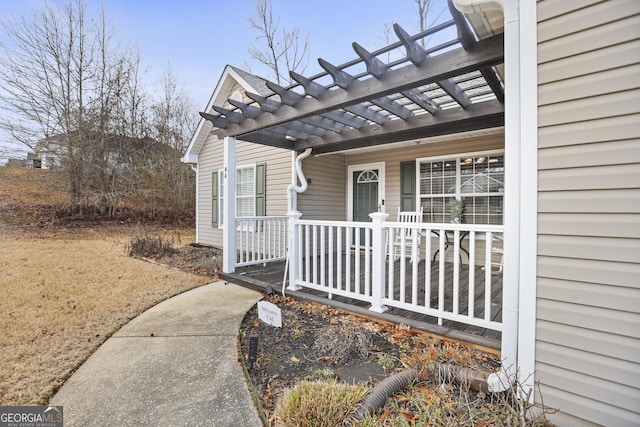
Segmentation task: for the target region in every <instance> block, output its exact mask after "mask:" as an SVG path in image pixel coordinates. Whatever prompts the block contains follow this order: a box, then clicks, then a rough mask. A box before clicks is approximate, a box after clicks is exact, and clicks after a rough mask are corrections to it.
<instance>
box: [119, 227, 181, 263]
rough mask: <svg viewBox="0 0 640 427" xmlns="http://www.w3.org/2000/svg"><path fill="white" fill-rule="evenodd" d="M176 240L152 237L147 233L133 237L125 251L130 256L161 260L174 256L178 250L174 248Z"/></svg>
mask: <svg viewBox="0 0 640 427" xmlns="http://www.w3.org/2000/svg"><path fill="white" fill-rule="evenodd" d="M174 243H175V242H174V239H166V238H163V237H162V236H159V235H156V236H150V235H148V234H147V233H144V234H142V235H141V236H135V237H132V238H131V240H129V243H128V244H127V246H126V248H125V251H126V252H127V255H129V256H143V257H147V258H161V257H163V256H166V255H173V254H175V253H176V251H177V249H176V248H175V247H174Z"/></svg>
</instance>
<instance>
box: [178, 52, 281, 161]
mask: <svg viewBox="0 0 640 427" xmlns="http://www.w3.org/2000/svg"><path fill="white" fill-rule="evenodd" d="M238 91H239V92H240V95H241V96H242V100H246V99H248V98H247V97H246V95H245V93H246V92H251V93H258V94H261V95H263V96H269V95H271V94H272V93H273V92H272V91H271V90H269V88H268V87H267V84H266V80H264V79H262V78H260V77H258V76H255V75H253V74H251V73H248V72H246V71H243V70H240V69H239V68H236V67H233V66H231V65H227V66H226V67H225V69H224V71H223V72H222V76H220V79H219V80H218V84H217V85H216V87H215V89H214V90H213V93H212V95H211V98H209V102H208V103H207V106H206V108H205V111H206V112H209V113H214V112H215V108H232V107H233V106H232V105H231V104H230V103H229V99H233V98H234V97H237V94H236V92H238ZM212 129H213V126H212V124H211V123H210V122H208V121H207V120H205V119H204V118H200V121H199V122H198V126H197V127H196V131H195V133H194V134H193V137H192V138H191V141H190V142H189V147H188V148H187V151H186V153H185V154H184V157H183V158H182V161H183V162H185V163H197V162H198V153H199V152H200V150H201V149H202V146H203V145H204V143H205V141H206V139H207V136H208V135H209V133H210V132H211V130H212Z"/></svg>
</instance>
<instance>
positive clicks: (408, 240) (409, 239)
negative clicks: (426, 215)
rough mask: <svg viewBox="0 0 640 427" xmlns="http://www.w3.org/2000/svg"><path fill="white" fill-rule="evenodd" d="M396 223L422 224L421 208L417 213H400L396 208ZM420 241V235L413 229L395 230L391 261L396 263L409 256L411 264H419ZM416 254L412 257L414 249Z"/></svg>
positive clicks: (418, 231)
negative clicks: (414, 248)
mask: <svg viewBox="0 0 640 427" xmlns="http://www.w3.org/2000/svg"><path fill="white" fill-rule="evenodd" d="M397 222H401V223H406V224H417V223H421V222H422V207H421V208H420V210H419V211H418V212H415V211H411V212H407V211H405V212H402V211H400V208H398V218H397ZM421 240H422V233H421V232H420V230H418V229H415V228H400V229H398V230H396V232H395V235H394V239H393V260H394V261H396V260H398V259H399V258H401V257H402V256H403V255H405V256H406V254H409V255H410V256H411V262H414V261H416V262H420V242H421ZM414 242H415V247H416V250H417V253H415V254H413V255H412V250H413V247H414Z"/></svg>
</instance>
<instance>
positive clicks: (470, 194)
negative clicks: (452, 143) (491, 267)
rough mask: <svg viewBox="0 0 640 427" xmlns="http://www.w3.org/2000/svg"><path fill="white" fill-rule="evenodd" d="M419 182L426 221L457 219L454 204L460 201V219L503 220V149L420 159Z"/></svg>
mask: <svg viewBox="0 0 640 427" xmlns="http://www.w3.org/2000/svg"><path fill="white" fill-rule="evenodd" d="M418 183H419V191H420V194H419V203H420V204H421V206H422V208H423V211H424V213H425V221H427V222H436V223H446V222H456V219H455V218H454V214H455V208H454V205H455V204H456V201H458V202H459V201H462V205H463V211H462V216H461V217H460V218H458V220H459V221H460V222H465V223H467V224H502V223H503V199H504V154H502V153H499V154H475V155H470V156H459V157H453V158H447V159H434V160H429V159H425V160H419V170H418ZM458 207H459V206H458ZM452 208H453V209H452Z"/></svg>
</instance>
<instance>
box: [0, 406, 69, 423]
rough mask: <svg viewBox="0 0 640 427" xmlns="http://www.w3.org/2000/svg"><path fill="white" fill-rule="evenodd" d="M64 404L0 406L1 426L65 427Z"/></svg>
mask: <svg viewBox="0 0 640 427" xmlns="http://www.w3.org/2000/svg"><path fill="white" fill-rule="evenodd" d="M63 419H64V416H63V411H62V406H0V427H63V423H64V421H63Z"/></svg>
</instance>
